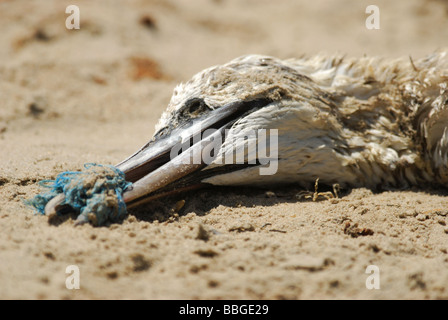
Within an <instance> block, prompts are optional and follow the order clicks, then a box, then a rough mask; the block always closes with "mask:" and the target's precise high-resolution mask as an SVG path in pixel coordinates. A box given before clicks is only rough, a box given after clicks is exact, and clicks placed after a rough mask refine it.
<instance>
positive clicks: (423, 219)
mask: <svg viewBox="0 0 448 320" xmlns="http://www.w3.org/2000/svg"><path fill="white" fill-rule="evenodd" d="M416 219H417V220H418V221H425V220H426V215H425V214H421V213H420V214H418V215H417V217H416Z"/></svg>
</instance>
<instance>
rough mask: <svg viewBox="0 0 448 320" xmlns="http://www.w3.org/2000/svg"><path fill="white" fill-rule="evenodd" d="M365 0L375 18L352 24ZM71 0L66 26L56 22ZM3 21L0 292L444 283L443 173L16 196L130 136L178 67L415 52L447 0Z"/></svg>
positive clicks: (284, 294)
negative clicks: (153, 198) (74, 23)
mask: <svg viewBox="0 0 448 320" xmlns="http://www.w3.org/2000/svg"><path fill="white" fill-rule="evenodd" d="M371 2H372V3H374V4H376V5H377V6H378V7H379V8H380V10H381V11H380V12H381V15H380V17H381V25H380V26H381V29H380V30H367V29H366V27H365V19H366V17H367V15H366V14H365V9H366V7H367V5H369V4H372V3H371ZM70 4H77V5H78V6H79V8H80V10H81V29H80V30H67V29H66V28H65V19H66V17H67V16H68V15H67V14H66V13H65V8H66V7H67V6H68V5H70ZM0 30H1V32H0V230H1V231H0V298H2V299H11V298H20V299H97V298H107V299H109V298H117V299H121V298H143V299H234V298H236V299H241V298H246V299H316V298H324V299H346V298H349V299H403V298H404V299H440V298H444V299H447V298H448V227H447V223H448V216H447V212H448V198H447V192H446V190H428V189H418V190H417V189H416V190H401V191H399V190H395V191H394V190H391V191H387V192H380V193H375V192H372V191H371V190H367V189H354V190H346V191H345V193H344V194H343V197H341V198H340V199H335V200H326V201H319V202H312V201H298V200H296V198H295V194H296V193H297V192H298V191H300V190H299V189H297V188H294V187H289V188H283V189H273V188H269V186H266V190H256V189H251V188H220V189H208V190H202V191H197V192H195V193H190V194H184V195H181V196H179V197H177V198H175V199H166V200H163V201H159V202H155V203H152V204H150V205H147V206H145V207H142V208H139V209H138V210H131V212H130V215H129V216H128V218H126V219H125V221H124V222H123V223H119V224H113V225H111V226H109V227H101V228H94V227H92V226H90V225H84V226H81V227H74V226H73V220H66V221H65V222H63V223H61V224H59V225H51V224H49V223H48V219H47V217H45V216H40V215H34V214H33V211H32V210H30V209H29V208H28V207H26V206H25V205H24V204H23V202H22V201H23V199H27V198H31V197H33V196H34V195H36V194H37V193H38V192H40V191H42V189H41V188H40V187H39V186H38V185H37V183H36V182H38V181H39V180H41V179H51V178H54V177H55V176H56V175H57V174H58V173H60V172H61V171H65V170H79V169H80V168H82V165H83V164H84V163H87V162H97V163H102V164H116V163H118V162H119V161H121V160H122V159H124V158H125V157H127V156H128V155H130V154H131V153H133V152H134V151H136V150H137V149H138V148H139V147H140V146H142V145H143V144H144V143H145V142H146V141H147V140H148V139H149V138H150V137H151V136H152V134H153V132H154V129H153V128H154V125H155V123H156V121H157V119H158V117H159V116H160V114H161V112H162V111H163V110H164V108H165V107H166V105H167V104H168V101H169V99H170V96H171V94H172V90H173V88H174V87H175V85H176V84H177V83H179V82H182V81H186V80H188V79H189V78H190V77H191V76H192V75H193V74H194V73H196V72H198V71H200V70H202V69H204V68H206V67H209V66H212V65H215V64H219V63H225V62H227V61H228V60H230V59H233V58H235V57H237V56H239V55H242V54H249V53H259V54H267V55H274V56H277V57H279V58H290V57H299V56H301V55H304V54H305V55H313V54H316V53H319V52H324V53H341V54H347V55H348V56H362V55H363V54H368V55H382V56H391V57H398V56H409V55H410V56H412V57H413V58H420V57H422V56H424V55H425V54H428V53H430V52H432V51H434V50H436V49H438V48H440V47H446V46H447V45H448V43H447V39H448V4H447V2H446V1H436V0H433V1H423V0H421V1H417V0H414V1H379V0H375V1H320V0H314V1H272V0H269V1H268V0H238V1H237V0H232V1H231V0H219V1H218V0H215V1H212V0H208V1H205V0H195V1H174V0H172V1H166V0H152V1H143V0H140V1H138V0H135V1H82V0H76V1H72V0H70V1H61V0H54V1H50V0H45V1H20V0H13V1H8V0H6V1H5V0H0ZM178 200H185V206H184V207H183V208H182V209H181V211H180V212H179V213H177V214H175V213H173V212H172V211H171V209H172V208H173V207H174V206H175V204H176V201H178ZM68 265H77V266H78V267H79V269H80V285H81V288H80V289H79V290H68V289H67V288H66V286H65V281H66V277H67V276H68V274H66V272H65V271H66V267H67V266H68ZM369 265H376V266H378V267H379V270H380V281H381V282H380V285H381V287H380V289H379V290H375V289H374V290H368V289H366V285H365V282H366V279H367V277H368V274H366V273H365V272H366V267H367V266H369Z"/></svg>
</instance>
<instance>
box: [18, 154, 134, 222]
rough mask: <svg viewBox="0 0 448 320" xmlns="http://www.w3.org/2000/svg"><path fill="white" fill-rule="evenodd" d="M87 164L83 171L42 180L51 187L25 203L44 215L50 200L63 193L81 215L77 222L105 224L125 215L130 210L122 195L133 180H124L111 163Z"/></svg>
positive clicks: (65, 173)
mask: <svg viewBox="0 0 448 320" xmlns="http://www.w3.org/2000/svg"><path fill="white" fill-rule="evenodd" d="M84 167H85V170H83V171H66V172H62V173H60V174H59V175H58V176H57V177H56V179H55V180H43V181H40V182H39V184H40V185H42V186H44V187H46V188H48V189H50V190H49V191H47V192H44V193H41V194H39V195H37V196H35V197H34V198H33V199H29V200H26V201H25V203H26V204H27V205H30V206H32V207H34V208H35V209H36V210H37V211H38V212H39V213H40V214H45V206H46V205H47V203H48V202H49V201H50V200H51V199H53V198H54V197H56V196H58V195H59V194H64V195H65V200H64V201H63V202H62V203H61V205H68V206H70V207H71V208H72V209H73V210H74V211H75V212H76V213H77V214H78V218H77V223H85V222H90V223H91V224H93V225H96V226H102V225H104V224H105V223H106V222H108V221H110V222H116V221H118V220H120V219H122V218H123V217H125V216H126V214H127V210H126V204H125V202H124V200H123V196H122V195H123V192H124V191H125V190H126V189H127V188H129V186H130V185H131V184H132V183H131V182H127V181H126V180H125V175H124V173H123V172H122V171H121V170H119V169H117V168H116V167H114V166H109V165H100V164H94V163H87V164H85V165H84ZM57 213H58V214H60V212H57Z"/></svg>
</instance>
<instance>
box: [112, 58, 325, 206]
mask: <svg viewBox="0 0 448 320" xmlns="http://www.w3.org/2000/svg"><path fill="white" fill-rule="evenodd" d="M325 96H326V93H325V92H324V91H323V90H321V89H320V88H319V87H318V86H317V85H315V84H314V82H313V81H312V80H311V79H310V78H309V77H307V76H305V75H304V74H302V73H300V72H299V71H298V70H297V68H295V67H294V66H293V65H291V64H289V63H288V62H287V61H283V60H279V59H275V58H272V57H267V56H259V55H249V56H243V57H240V58H237V59H235V60H232V61H231V62H229V63H227V64H224V65H220V66H215V67H211V68H208V69H206V70H203V71H202V72H200V73H198V74H196V75H195V76H194V77H193V78H192V79H191V80H190V81H188V82H186V83H184V84H180V85H178V86H177V87H176V88H175V89H174V93H173V96H172V98H171V101H170V103H169V105H168V107H167V109H166V111H165V112H164V113H163V114H162V116H161V118H160V120H159V122H158V124H157V125H156V130H155V134H154V135H153V137H152V139H151V140H150V141H149V142H148V143H147V144H146V145H144V146H143V147H142V148H141V149H140V150H138V151H137V152H136V153H135V154H133V155H132V156H130V157H129V158H127V159H126V160H124V161H123V162H121V163H119V164H118V165H117V167H118V168H119V169H121V170H122V171H123V172H124V173H125V174H126V179H127V180H129V181H131V182H133V187H132V188H130V189H129V190H127V191H126V192H125V193H124V200H125V201H126V203H127V204H128V206H129V205H130V206H132V205H136V204H140V203H142V202H147V201H150V200H151V199H155V198H159V197H162V196H165V195H168V194H172V193H177V192H179V191H182V190H189V189H193V188H196V187H199V186H201V185H204V183H206V184H213V185H245V184H251V185H254V184H255V185H256V184H265V183H268V182H274V183H275V182H279V181H282V182H285V180H286V182H287V180H288V175H289V176H290V173H288V170H290V169H291V168H289V167H288V162H284V163H283V164H284V167H283V168H280V170H278V169H279V168H278V164H279V157H280V158H282V159H283V160H285V159H292V160H294V161H296V162H297V163H299V164H300V162H301V161H302V160H303V161H307V160H310V159H309V158H307V154H306V153H303V154H302V156H303V157H302V158H303V159H300V158H299V159H298V158H297V156H296V155H293V154H292V153H297V152H300V148H305V149H306V148H307V146H308V147H310V146H309V145H307V144H309V143H312V140H313V139H314V138H315V136H318V135H319V132H318V131H319V128H321V129H322V130H325V131H326V133H327V134H328V129H329V128H330V131H331V125H330V126H329V120H328V117H327V119H325V115H326V114H329V113H331V106H330V104H329V103H327V102H326V101H325ZM319 115H320V116H319ZM311 129H312V130H311ZM312 131H313V132H312ZM322 136H325V135H323V134H322ZM330 136H331V135H330ZM300 141H302V142H300ZM279 146H280V149H279ZM279 151H281V154H279V153H278V152H279ZM308 157H309V156H308ZM312 161H316V159H314V160H312ZM277 173H278V174H277ZM307 178H308V177H307ZM309 178H311V177H309ZM312 179H315V177H313V178H312ZM309 180H311V179H309Z"/></svg>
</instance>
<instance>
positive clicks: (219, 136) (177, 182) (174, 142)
mask: <svg viewBox="0 0 448 320" xmlns="http://www.w3.org/2000/svg"><path fill="white" fill-rule="evenodd" d="M270 102H271V101H268V100H266V99H258V100H252V101H249V102H240V101H238V102H234V103H230V104H228V105H225V106H222V107H220V108H217V109H214V110H212V111H210V112H209V113H208V114H207V115H205V116H203V117H201V118H197V119H194V120H189V121H187V122H185V123H184V124H183V125H181V126H178V127H176V128H174V129H172V130H171V132H170V133H169V134H167V135H163V134H156V135H155V136H154V137H153V139H152V140H151V141H150V142H149V143H148V144H146V145H145V146H144V147H143V148H141V149H140V150H139V151H138V152H136V153H135V154H134V155H132V156H130V157H129V158H127V159H126V160H124V161H123V162H121V163H119V164H118V165H117V166H116V167H117V168H118V169H120V170H121V171H123V172H124V173H125V175H126V180H127V181H130V182H132V183H133V184H132V186H131V187H130V188H128V189H127V190H126V191H125V192H124V193H123V199H124V201H125V202H126V205H127V207H128V208H130V207H134V206H137V205H140V204H142V203H145V202H149V201H151V200H154V199H157V198H161V197H165V196H168V195H172V194H175V193H179V192H181V191H187V190H192V189H196V188H198V187H201V186H203V185H204V184H203V183H201V180H203V178H204V174H199V172H201V169H203V168H204V167H206V166H207V165H208V164H209V163H210V162H205V161H204V159H203V157H202V156H201V155H202V152H203V150H204V149H205V148H207V147H208V146H210V144H211V143H213V141H224V139H225V132H226V130H225V129H228V128H230V127H231V126H232V124H233V123H235V121H237V120H238V119H240V118H241V117H243V116H244V115H245V114H247V113H250V112H252V111H253V110H255V109H259V108H261V107H263V106H266V105H267V104H269V103H270ZM209 129H213V130H209ZM208 148H210V147H208ZM217 153H218V152H217V150H215V152H214V155H213V156H216V155H217Z"/></svg>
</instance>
